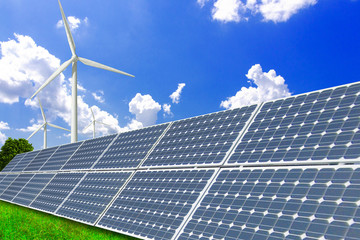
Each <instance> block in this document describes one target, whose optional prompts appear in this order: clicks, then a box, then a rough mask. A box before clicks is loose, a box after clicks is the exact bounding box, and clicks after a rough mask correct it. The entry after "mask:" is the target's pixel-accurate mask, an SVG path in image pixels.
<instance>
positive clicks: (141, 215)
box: [97, 169, 214, 239]
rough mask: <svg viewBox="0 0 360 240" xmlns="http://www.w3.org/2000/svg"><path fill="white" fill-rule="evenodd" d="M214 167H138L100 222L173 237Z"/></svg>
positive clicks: (140, 233) (150, 236) (143, 233)
mask: <svg viewBox="0 0 360 240" xmlns="http://www.w3.org/2000/svg"><path fill="white" fill-rule="evenodd" d="M213 173H214V170H212V169H211V170H208V169H206V170H166V171H165V170H164V171H138V172H136V174H135V175H134V176H133V178H132V179H131V180H130V182H129V183H128V184H127V185H126V187H125V188H124V189H123V190H122V191H121V193H120V195H119V196H118V197H117V199H116V200H115V201H114V203H113V204H112V205H111V207H110V208H109V209H108V210H107V211H106V213H105V214H104V216H103V217H102V218H101V219H100V221H99V223H98V224H97V225H98V226H101V227H103V228H106V229H111V230H113V231H117V232H121V233H124V234H128V235H132V236H137V237H140V238H147V239H171V237H172V236H173V234H174V233H175V231H176V229H177V228H179V226H180V224H181V223H182V221H183V220H184V218H185V216H186V215H187V214H188V212H189V210H190V209H191V207H192V205H193V204H194V203H195V201H196V200H197V198H198V197H199V195H200V193H201V192H202V191H203V189H204V188H205V186H206V185H207V183H208V181H209V179H210V178H211V177H212V175H213Z"/></svg>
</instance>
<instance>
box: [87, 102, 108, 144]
mask: <svg viewBox="0 0 360 240" xmlns="http://www.w3.org/2000/svg"><path fill="white" fill-rule="evenodd" d="M90 110H91V114H92V117H93V120H92V121H91V123H90V124H89V125H87V127H86V128H84V130H83V131H85V130H86V129H88V127H90V126H91V125H93V138H95V123H100V124H102V125H105V126H109V127H111V126H110V125H109V124H106V123H103V122H100V121H98V120H96V119H95V115H94V112H93V110H92V108H90Z"/></svg>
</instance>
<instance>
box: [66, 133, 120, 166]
mask: <svg viewBox="0 0 360 240" xmlns="http://www.w3.org/2000/svg"><path fill="white" fill-rule="evenodd" d="M116 135H117V134H114V135H110V136H106V137H100V138H95V139H90V140H86V141H85V142H84V143H83V144H82V145H81V146H80V148H79V149H78V150H77V151H76V152H75V154H74V155H73V156H72V157H71V158H70V159H69V160H68V161H67V162H66V163H65V165H64V166H63V167H62V170H68V169H89V168H91V166H92V165H93V164H94V163H95V161H96V160H97V159H98V158H99V157H100V155H101V154H102V153H103V152H104V151H105V149H106V148H107V147H108V145H109V144H110V143H111V141H112V140H113V139H114V138H115V137H116Z"/></svg>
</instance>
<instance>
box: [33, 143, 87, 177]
mask: <svg viewBox="0 0 360 240" xmlns="http://www.w3.org/2000/svg"><path fill="white" fill-rule="evenodd" d="M81 144H82V142H77V143H72V144H66V145H62V146H60V147H59V148H58V149H57V150H56V151H55V153H54V154H53V155H52V156H51V157H50V158H49V159H48V160H47V161H46V162H45V164H44V165H43V166H42V167H41V168H40V171H56V170H59V169H60V168H62V166H63V165H64V164H65V162H66V161H67V160H68V159H69V158H70V157H71V155H73V154H74V153H75V151H76V149H78V148H79V146H80V145H81Z"/></svg>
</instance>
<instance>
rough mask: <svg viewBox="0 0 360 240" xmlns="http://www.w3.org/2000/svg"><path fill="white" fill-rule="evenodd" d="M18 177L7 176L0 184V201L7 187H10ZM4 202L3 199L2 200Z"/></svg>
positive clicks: (13, 175) (15, 175)
mask: <svg viewBox="0 0 360 240" xmlns="http://www.w3.org/2000/svg"><path fill="white" fill-rule="evenodd" d="M18 176H19V174H7V175H6V176H5V177H4V178H3V179H2V181H1V182H0V199H2V198H1V195H2V194H3V192H5V191H6V189H8V187H9V186H10V185H11V183H12V182H13V181H14V180H15V179H16V178H17V177H18ZM2 200H4V201H6V200H5V199H2Z"/></svg>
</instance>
